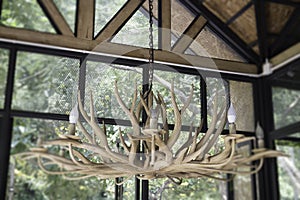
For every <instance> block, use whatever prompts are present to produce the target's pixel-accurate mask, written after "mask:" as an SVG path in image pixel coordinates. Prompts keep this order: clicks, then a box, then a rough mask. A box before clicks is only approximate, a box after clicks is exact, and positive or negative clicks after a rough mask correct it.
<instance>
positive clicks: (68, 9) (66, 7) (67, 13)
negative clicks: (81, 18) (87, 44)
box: [53, 0, 76, 32]
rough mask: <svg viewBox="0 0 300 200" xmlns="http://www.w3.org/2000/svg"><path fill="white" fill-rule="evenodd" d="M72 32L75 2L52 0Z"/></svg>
mask: <svg viewBox="0 0 300 200" xmlns="http://www.w3.org/2000/svg"><path fill="white" fill-rule="evenodd" d="M53 1H54V3H55V4H56V6H57V8H58V9H59V11H60V13H61V14H62V15H63V17H64V18H65V20H66V22H67V23H68V24H69V26H70V28H71V30H72V31H73V32H75V31H74V29H75V17H76V0H64V1H61V0H53Z"/></svg>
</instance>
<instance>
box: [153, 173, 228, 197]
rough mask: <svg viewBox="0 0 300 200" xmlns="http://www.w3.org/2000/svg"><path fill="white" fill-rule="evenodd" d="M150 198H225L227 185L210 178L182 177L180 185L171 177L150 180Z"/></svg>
mask: <svg viewBox="0 0 300 200" xmlns="http://www.w3.org/2000/svg"><path fill="white" fill-rule="evenodd" d="M149 198H150V199H162V200H167V199H172V200H177V199H178V200H180V199H185V200H194V199H223V200H226V199H227V185H226V182H224V181H216V180H214V179H210V178H199V179H196V178H194V179H183V181H182V183H181V184H180V185H177V184H175V183H174V182H173V181H172V180H171V179H166V178H161V179H154V180H150V182H149Z"/></svg>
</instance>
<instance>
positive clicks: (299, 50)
mask: <svg viewBox="0 0 300 200" xmlns="http://www.w3.org/2000/svg"><path fill="white" fill-rule="evenodd" d="M299 54H300V42H298V43H297V44H295V45H294V46H292V47H290V48H289V49H287V50H285V51H283V52H281V53H280V54H278V55H276V56H274V57H273V58H271V60H270V61H271V63H272V66H273V67H276V66H277V65H279V64H281V63H283V62H285V61H287V60H288V59H290V58H292V57H294V56H297V55H298V56H299ZM283 66H284V65H283Z"/></svg>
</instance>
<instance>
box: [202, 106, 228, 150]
mask: <svg viewBox="0 0 300 200" xmlns="http://www.w3.org/2000/svg"><path fill="white" fill-rule="evenodd" d="M225 106H226V105H225ZM221 110H222V109H221ZM222 115H223V117H222V119H221V122H220V124H219V127H218V129H217V131H216V132H215V134H214V135H213V137H212V138H211V140H210V141H209V142H208V145H207V147H206V148H205V150H204V152H203V155H205V154H207V153H208V152H209V150H210V149H211V148H212V146H213V145H214V144H215V143H216V142H217V140H218V138H219V135H220V134H221V133H222V131H223V130H224V126H225V124H226V119H227V118H226V117H227V112H226V110H223V114H222ZM222 115H221V116H222Z"/></svg>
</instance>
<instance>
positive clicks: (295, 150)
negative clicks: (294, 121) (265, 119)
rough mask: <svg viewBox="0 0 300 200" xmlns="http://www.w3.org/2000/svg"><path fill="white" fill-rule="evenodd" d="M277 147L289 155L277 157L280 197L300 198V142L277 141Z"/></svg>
mask: <svg viewBox="0 0 300 200" xmlns="http://www.w3.org/2000/svg"><path fill="white" fill-rule="evenodd" d="M276 149H277V150H280V151H284V152H285V153H287V154H288V155H289V157H279V158H277V161H278V162H277V163H278V176H279V189H280V190H279V191H280V199H300V147H299V143H295V142H290V141H277V145H276Z"/></svg>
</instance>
